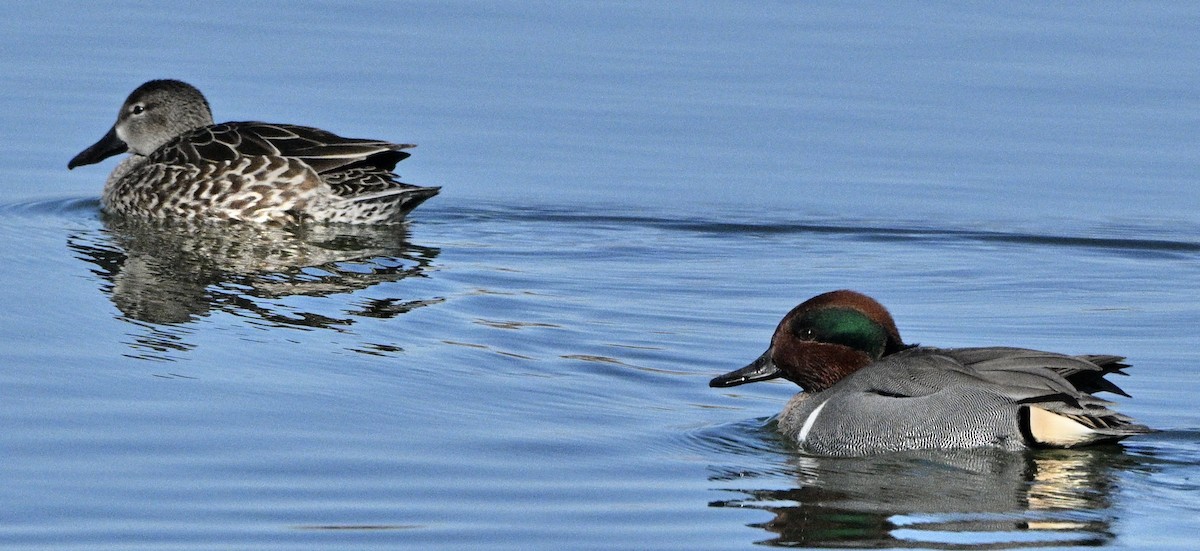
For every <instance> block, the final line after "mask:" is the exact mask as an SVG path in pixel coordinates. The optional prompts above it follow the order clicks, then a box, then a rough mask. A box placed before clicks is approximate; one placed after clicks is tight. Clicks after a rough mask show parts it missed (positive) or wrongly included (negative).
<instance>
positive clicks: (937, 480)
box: [710, 447, 1131, 549]
mask: <svg viewBox="0 0 1200 551" xmlns="http://www.w3.org/2000/svg"><path fill="white" fill-rule="evenodd" d="M791 462H792V466H793V468H794V469H795V470H796V473H797V480H798V482H797V486H796V487H794V488H790V489H768V490H743V489H738V490H732V491H737V492H740V493H745V494H747V495H748V496H749V497H747V498H745V499H735V500H725V501H717V502H713V503H711V504H710V505H711V506H714V507H739V508H757V509H762V510H765V511H769V512H771V513H772V514H774V518H773V519H771V520H769V521H767V522H765V523H761V524H754V525H752V526H755V527H758V528H762V529H764V530H766V531H768V532H772V533H774V537H772V538H770V539H768V540H765V541H762V542H760V543H763V544H767V545H775V546H783V547H837V548H851V547H855V548H873V549H878V548H924V549H1012V548H1021V547H1045V546H1048V545H1052V546H1063V547H1067V546H1089V547H1091V546H1099V545H1105V544H1107V543H1110V542H1111V541H1112V540H1113V539H1114V538H1115V535H1114V534H1113V532H1112V528H1111V523H1112V520H1113V517H1114V516H1115V515H1114V514H1113V513H1111V512H1109V509H1110V507H1111V503H1110V500H1109V497H1108V496H1109V495H1111V492H1113V491H1114V485H1115V482H1116V479H1117V474H1118V473H1119V472H1120V471H1121V470H1122V469H1124V468H1128V467H1130V465H1129V463H1130V462H1131V460H1130V458H1129V457H1128V456H1127V455H1126V454H1122V453H1113V452H1112V450H1108V449H1105V448H1104V447H1101V448H1092V449H1082V450H1038V451H1027V452H1010V451H1003V450H995V449H986V448H984V449H971V450H954V451H944V450H929V451H914V452H902V453H896V454H886V455H880V456H870V457H860V458H816V457H808V456H793V458H792V459H791ZM745 476H746V473H745V472H744V471H740V472H737V473H734V472H731V473H730V475H729V476H728V477H725V476H717V477H715V479H716V480H723V479H728V480H735V479H741V480H744V479H745Z"/></svg>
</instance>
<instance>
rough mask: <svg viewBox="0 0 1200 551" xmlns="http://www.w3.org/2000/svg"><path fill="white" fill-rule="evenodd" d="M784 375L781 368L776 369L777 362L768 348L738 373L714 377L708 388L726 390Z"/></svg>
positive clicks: (731, 372) (732, 372) (733, 372)
mask: <svg viewBox="0 0 1200 551" xmlns="http://www.w3.org/2000/svg"><path fill="white" fill-rule="evenodd" d="M782 375H783V372H781V371H779V368H777V367H775V362H774V361H772V360H771V349H770V348H768V349H767V351H766V352H763V355H762V356H759V357H758V359H757V360H754V362H753V363H751V364H750V365H748V366H746V367H743V368H741V369H739V370H737V371H730V372H729V373H726V374H724V375H721V376H719V377H714V378H713V380H711V381H709V382H708V386H711V387H714V388H725V387H730V386H738V385H744V384H746V383H756V382H758V381H766V380H769V379H774V378H777V377H780V376H782Z"/></svg>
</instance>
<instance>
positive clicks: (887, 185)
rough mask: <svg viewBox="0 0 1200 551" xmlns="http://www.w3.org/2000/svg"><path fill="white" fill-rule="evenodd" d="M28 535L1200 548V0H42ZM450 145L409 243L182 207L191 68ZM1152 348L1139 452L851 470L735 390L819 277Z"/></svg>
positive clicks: (536, 544) (909, 309)
mask: <svg viewBox="0 0 1200 551" xmlns="http://www.w3.org/2000/svg"><path fill="white" fill-rule="evenodd" d="M0 13H3V14H4V16H5V17H0V28H3V31H4V32H3V33H2V34H0V69H3V70H0V81H3V87H2V88H0V137H2V138H3V142H4V143H5V144H6V146H7V147H6V148H5V153H4V154H3V155H0V253H2V254H3V257H4V258H5V262H3V264H2V265H0V273H2V276H3V281H4V283H5V285H4V286H3V288H0V427H3V430H0V454H2V457H3V460H2V461H0V503H2V504H3V507H0V546H2V547H5V548H12V549H271V550H277V549H278V550H283V549H288V550H292V549H377V548H406V547H407V548H414V549H464V548H484V549H526V550H527V549H546V550H550V549H555V550H557V549H689V550H694V549H750V548H755V547H760V546H762V545H780V546H794V547H815V548H821V547H839V548H847V547H849V548H856V547H860V548H887V547H896V548H909V547H919V548H951V549H970V548H988V549H995V548H1014V547H1025V546H1030V547H1046V546H1051V547H1073V546H1109V547H1114V548H1122V549H1145V548H1158V549H1192V548H1194V545H1195V543H1194V542H1195V537H1196V536H1197V534H1200V498H1198V496H1200V493H1198V490H1200V482H1198V480H1200V412H1198V411H1197V408H1196V407H1195V402H1196V396H1197V394H1200V351H1198V347H1197V337H1196V328H1197V327H1200V296H1198V293H1197V291H1198V290H1200V187H1198V186H1197V185H1196V183H1197V182H1196V179H1197V176H1198V175H1200V147H1198V146H1200V143H1198V139H1197V136H1200V133H1198V132H1197V128H1198V127H1200V96H1197V94H1196V90H1198V89H1200V72H1198V70H1197V64H1196V60H1197V59H1200V42H1198V41H1197V40H1196V36H1197V35H1196V30H1197V26H1198V25H1200V7H1197V6H1196V5H1194V4H1157V3H1156V4H1126V3H1087V4H1064V5H1059V4H1054V5H1040V4H1037V5H1029V6H1025V5H1020V6H1007V5H1000V6H991V5H988V4H969V3H968V4H963V3H945V4H943V3H912V4H907V3H887V4H827V5H815V4H814V5H808V4H805V5H795V4H792V3H779V4H754V5H745V4H740V3H711V4H710V3H706V4H657V3H654V4H643V3H590V2H586V3H574V2H547V3H529V2H526V3H514V4H494V3H461V2H451V3H443V2H438V3H403V4H400V3H395V4H385V5H381V6H367V5H360V4H345V5H343V4H324V3H289V4H287V5H266V6H256V5H249V4H246V3H242V2H208V3H204V4H202V5H195V6H190V7H179V6H176V5H165V4H157V3H147V4H126V3H120V2H118V3H115V4H114V3H106V4H103V5H101V4H96V5H87V6H84V5H77V4H74V3H59V2H54V1H51V2H40V3H37V4H31V5H18V4H11V5H5V6H4V7H2V8H0ZM164 77H171V78H180V79H183V80H187V81H189V82H191V83H193V84H195V85H197V86H198V87H199V88H200V89H201V90H203V91H204V92H205V93H206V94H207V95H208V98H209V100H210V102H211V103H212V105H213V109H214V111H215V115H216V118H217V119H218V120H247V119H258V120H267V121H273V122H291V123H299V124H308V125H313V126H319V127H323V128H327V129H329V130H331V131H334V132H337V133H340V134H343V135H348V136H357V137H372V138H383V139H391V140H395V141H401V142H413V143H418V144H420V147H418V148H417V149H416V150H415V151H414V155H413V157H412V158H410V159H408V160H406V161H404V163H402V164H401V166H400V167H399V168H400V172H401V173H402V174H403V176H404V177H405V179H406V181H410V182H412V183H416V184H422V185H441V186H444V187H443V192H442V195H440V196H438V197H436V198H434V199H432V200H430V201H429V202H428V203H426V204H425V205H423V206H421V207H420V208H419V209H417V211H415V213H414V214H413V215H412V217H411V218H410V222H409V224H407V226H406V227H404V228H358V229H349V228H311V229H308V230H306V231H303V232H288V231H281V230H263V229H255V228H244V227H243V228H238V227H224V228H213V229H210V230H207V231H202V232H182V231H167V230H163V229H154V230H148V229H147V228H143V227H139V226H137V225H136V224H130V223H128V222H126V221H120V220H111V219H107V218H105V217H102V216H101V215H100V213H99V205H98V197H99V194H100V190H101V187H102V185H103V182H104V179H105V177H106V176H107V174H108V172H109V171H110V170H111V169H112V167H113V165H114V164H115V163H114V162H113V161H108V162H106V163H103V164H101V165H99V166H89V167H83V168H80V169H76V170H74V171H70V172H68V171H67V170H66V163H67V160H69V159H70V158H71V157H72V156H73V155H74V154H75V153H77V152H79V151H80V150H82V149H83V148H84V147H86V146H88V145H90V144H91V143H93V142H94V141H95V140H96V139H98V138H99V137H100V136H101V135H103V133H104V132H105V131H106V130H107V129H108V127H109V126H110V125H111V124H112V122H113V120H114V118H115V114H116V110H117V108H118V106H119V104H120V102H121V101H122V100H123V99H124V98H125V96H126V95H127V94H128V93H129V92H130V91H131V90H132V89H133V88H134V87H136V86H137V85H138V84H140V83H141V82H143V81H145V80H148V79H151V78H164ZM837 288H854V289H858V290H861V291H864V292H867V293H869V294H872V295H873V296H875V297H877V298H879V299H880V300H881V301H882V302H883V303H884V304H885V305H887V306H889V307H890V308H891V310H892V312H893V314H894V315H895V317H896V319H897V323H898V324H899V325H900V328H901V332H902V334H903V335H904V336H905V338H906V340H908V341H910V342H920V343H924V344H933V345H942V346H963V345H1017V346H1026V347H1034V348H1044V349H1051V350H1056V351H1062V352H1072V353H1115V354H1123V355H1126V356H1128V357H1129V361H1130V362H1131V363H1132V364H1133V366H1134V367H1133V369H1131V370H1130V375H1131V377H1129V378H1123V379H1120V380H1119V381H1118V382H1119V383H1120V384H1121V386H1122V387H1124V388H1125V389H1126V390H1127V391H1129V393H1130V394H1132V395H1133V398H1132V399H1124V398H1122V399H1119V400H1118V402H1119V408H1120V409H1121V411H1123V412H1125V413H1128V414H1130V415H1132V416H1134V417H1135V418H1137V419H1138V420H1139V421H1141V422H1144V423H1146V424H1148V425H1150V426H1152V427H1155V428H1157V429H1160V432H1157V433H1154V434H1151V435H1147V436H1142V437H1138V438H1134V439H1130V440H1128V441H1127V442H1126V444H1125V445H1124V446H1122V447H1113V448H1104V449H1091V450H1078V451H1042V452H1036V453H1033V452H1031V453H1020V454H1010V453H998V452H986V451H972V452H954V453H921V454H898V455H890V456H883V457H875V458H869V459H837V460H830V459H819V458H812V457H805V456H803V455H800V454H798V453H796V452H795V451H794V450H792V449H791V448H789V447H788V445H787V444H786V443H784V442H782V441H781V440H780V439H778V438H777V437H776V435H775V433H774V431H773V425H772V423H771V416H772V415H773V414H774V413H776V412H777V411H779V409H780V408H781V407H782V405H783V403H784V401H785V400H786V399H787V398H788V397H790V396H791V395H792V394H793V393H794V392H796V390H797V389H796V388H795V387H794V386H792V385H790V384H789V383H785V382H778V383H773V384H759V385H750V386H747V387H738V388H735V389H724V390H716V389H710V388H708V387H707V381H708V379H709V378H710V377H712V376H714V375H716V374H719V373H723V372H725V371H728V370H730V369H732V368H736V367H740V366H742V365H745V364H746V363H748V362H749V361H751V360H752V359H754V358H755V357H757V356H758V354H760V353H761V352H762V350H763V349H764V348H765V347H766V344H767V340H768V338H769V336H770V333H771V331H772V330H773V329H774V327H775V324H776V323H777V322H778V320H779V318H780V317H781V316H782V315H783V314H784V313H785V312H787V310H789V309H790V308H791V307H792V306H794V305H795V304H796V303H798V302H800V301H801V300H803V299H805V298H808V297H809V296H812V295H815V294H817V293H820V292H823V291H828V290H832V289H837Z"/></svg>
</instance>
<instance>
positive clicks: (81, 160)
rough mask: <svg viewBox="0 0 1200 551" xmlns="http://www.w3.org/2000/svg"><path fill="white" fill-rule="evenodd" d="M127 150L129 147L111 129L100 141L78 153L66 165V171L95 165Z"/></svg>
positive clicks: (114, 130) (115, 130)
mask: <svg viewBox="0 0 1200 551" xmlns="http://www.w3.org/2000/svg"><path fill="white" fill-rule="evenodd" d="M128 150H129V146H128V145H125V142H123V141H121V138H118V137H117V127H115V126H114V127H112V128H110V129H109V130H108V134H105V135H104V137H103V138H100V141H98V142H96V143H94V144H92V146H91V147H89V148H87V149H84V150H83V151H80V152H79V154H78V155H76V156H75V158H74V159H71V162H69V163H67V169H68V170H70V169H72V168H75V167H77V166H83V165H90V164H95V163H98V162H100V161H103V160H104V159H107V158H109V157H112V156H113V155H116V154H118V153H124V152H126V151H128Z"/></svg>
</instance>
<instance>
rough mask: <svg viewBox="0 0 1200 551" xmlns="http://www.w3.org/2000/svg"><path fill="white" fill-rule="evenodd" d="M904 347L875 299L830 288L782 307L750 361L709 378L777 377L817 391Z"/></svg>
mask: <svg viewBox="0 0 1200 551" xmlns="http://www.w3.org/2000/svg"><path fill="white" fill-rule="evenodd" d="M904 348H907V345H905V344H904V341H902V340H900V332H899V331H898V330H897V329H896V322H895V321H893V320H892V315H891V314H889V313H888V311H887V309H886V308H884V307H883V305H882V304H879V303H878V302H876V301H875V299H873V298H871V297H869V296H867V295H864V294H862V293H858V292H855V291H846V290H842V291H831V292H828V293H824V294H821V295H817V296H815V297H813V298H810V299H808V300H806V301H804V302H802V303H800V305H799V306H797V307H795V308H793V309H792V311H791V312H788V313H787V315H786V316H784V317H783V321H780V322H779V326H778V327H776V328H775V334H774V335H772V336H771V346H769V347H768V348H767V351H766V352H764V353H763V355H762V356H759V358H758V359H757V360H754V362H753V363H751V364H750V365H748V366H746V367H743V368H741V369H739V370H737V371H732V372H729V373H726V374H724V375H721V376H720V377H716V378H714V379H713V380H712V381H709V383H708V386H712V387H729V386H737V385H741V384H746V383H753V382H757V381H765V380H768V379H774V378H776V377H783V378H785V379H787V380H789V381H792V382H793V383H796V384H798V385H800V386H801V387H802V388H804V390H805V391H808V392H820V391H822V390H825V389H826V388H829V387H830V386H833V384H834V383H836V382H838V381H839V380H841V379H842V378H843V377H845V376H847V375H849V374H851V373H853V372H855V371H857V370H859V369H861V368H863V367H866V366H867V364H870V363H871V362H873V361H875V360H878V359H879V358H881V357H883V356H886V355H888V354H892V353H895V352H898V351H900V350H903V349H904Z"/></svg>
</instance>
